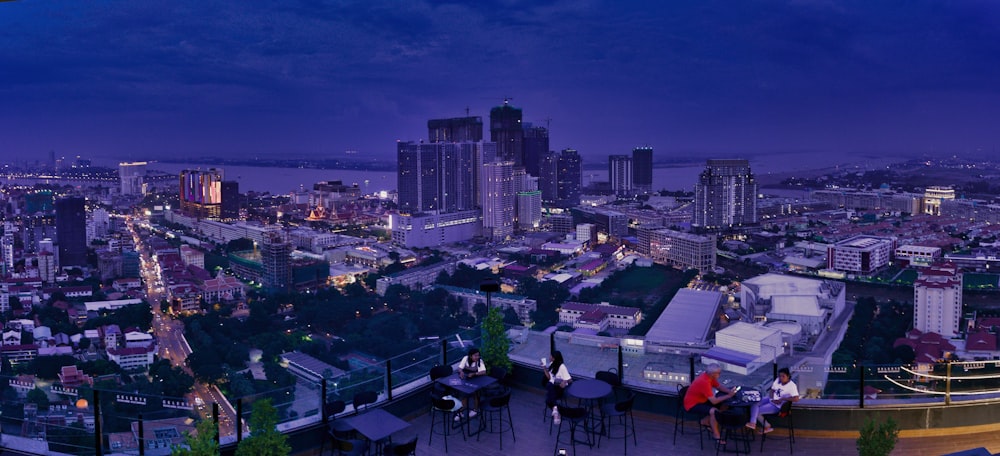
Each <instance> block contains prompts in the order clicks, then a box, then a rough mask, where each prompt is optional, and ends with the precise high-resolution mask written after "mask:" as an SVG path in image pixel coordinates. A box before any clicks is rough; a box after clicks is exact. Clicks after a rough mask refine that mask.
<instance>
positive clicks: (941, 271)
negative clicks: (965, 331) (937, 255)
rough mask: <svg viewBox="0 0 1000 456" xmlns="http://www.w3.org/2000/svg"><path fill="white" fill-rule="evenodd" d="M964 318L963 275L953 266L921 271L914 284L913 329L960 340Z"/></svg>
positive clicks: (940, 266) (942, 265)
mask: <svg viewBox="0 0 1000 456" xmlns="http://www.w3.org/2000/svg"><path fill="white" fill-rule="evenodd" d="M961 317H962V273H961V271H959V270H958V268H957V267H956V266H955V265H954V264H952V263H946V264H941V265H935V266H929V267H926V268H922V269H920V273H919V275H918V276H917V280H916V282H914V283H913V329H917V330H920V331H922V332H925V333H926V332H934V333H938V334H940V335H942V336H944V337H946V338H951V337H956V336H958V334H959V330H960V327H959V320H960V319H961Z"/></svg>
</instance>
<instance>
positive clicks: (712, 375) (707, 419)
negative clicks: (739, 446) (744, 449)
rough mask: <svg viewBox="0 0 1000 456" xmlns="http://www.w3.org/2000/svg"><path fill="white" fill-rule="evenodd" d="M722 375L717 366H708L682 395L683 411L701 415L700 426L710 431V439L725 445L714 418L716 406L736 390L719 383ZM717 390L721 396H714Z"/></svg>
mask: <svg viewBox="0 0 1000 456" xmlns="http://www.w3.org/2000/svg"><path fill="white" fill-rule="evenodd" d="M720 375H722V367H720V366H719V365H718V364H709V365H708V368H707V369H705V372H702V374H701V375H699V376H698V378H696V379H695V380H694V381H693V382H691V386H689V387H688V390H687V394H685V395H684V410H687V411H688V412H691V413H694V414H698V415H703V417H702V419H701V425H702V426H708V427H709V428H711V429H712V438H713V439H715V440H716V441H717V442H719V444H720V445H725V442H723V441H722V435H721V434H719V421H718V420H717V419H716V418H715V414H716V413H717V412H718V410H719V409H718V406H719V405H720V404H722V403H723V402H725V401H727V400H729V399H730V398H732V397H733V396H735V395H736V390H734V389H730V388H728V387H727V386H726V385H723V384H721V383H719V376H720ZM716 389H718V390H719V391H721V392H722V393H723V394H722V395H718V396H717V395H716V394H715V390H716Z"/></svg>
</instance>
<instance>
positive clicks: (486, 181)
mask: <svg viewBox="0 0 1000 456" xmlns="http://www.w3.org/2000/svg"><path fill="white" fill-rule="evenodd" d="M482 176H483V180H482V182H481V184H482V186H483V190H482V195H483V203H482V207H483V235H484V236H487V237H489V238H491V239H493V240H495V241H500V240H503V239H506V238H508V237H510V235H512V234H514V198H515V195H514V162H511V161H498V162H493V163H483V174H482Z"/></svg>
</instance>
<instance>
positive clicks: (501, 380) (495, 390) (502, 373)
mask: <svg viewBox="0 0 1000 456" xmlns="http://www.w3.org/2000/svg"><path fill="white" fill-rule="evenodd" d="M487 375H489V376H490V377H493V378H495V379H496V380H497V382H496V383H494V384H492V385H490V386H487V387H486V388H484V389H483V392H482V396H483V397H484V398H491V397H497V396H503V395H504V394H506V393H507V392H508V391H510V388H508V387H507V386H506V383H505V382H506V379H507V369H504V368H502V367H497V366H493V367H491V368H490V371H489V374H487Z"/></svg>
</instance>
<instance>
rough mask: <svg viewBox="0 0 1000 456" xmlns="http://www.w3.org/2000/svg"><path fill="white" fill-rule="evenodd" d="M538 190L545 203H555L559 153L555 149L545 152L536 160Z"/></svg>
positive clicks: (557, 194) (557, 195)
mask: <svg viewBox="0 0 1000 456" xmlns="http://www.w3.org/2000/svg"><path fill="white" fill-rule="evenodd" d="M538 190H540V191H541V192H542V202H543V203H545V204H547V205H555V204H556V200H557V199H559V154H557V153H555V151H551V150H550V151H548V152H545V154H544V155H542V159H541V160H540V161H539V162H538Z"/></svg>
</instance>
